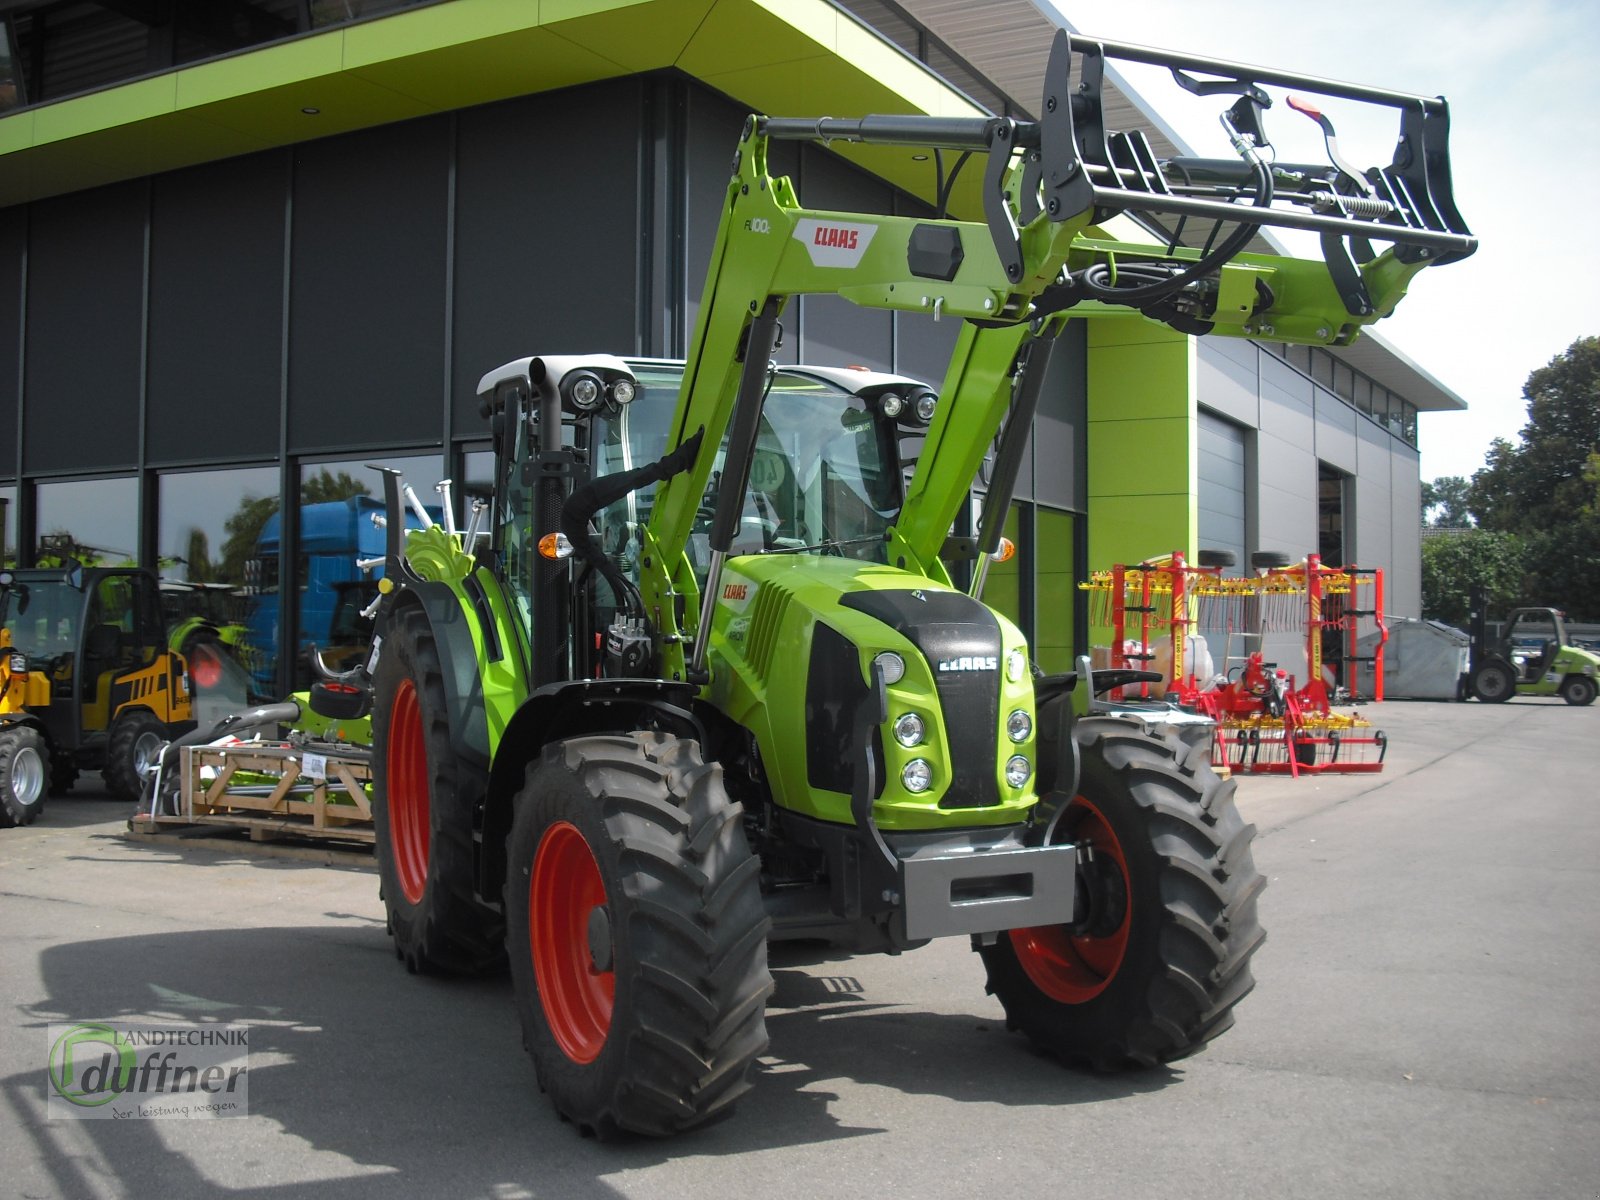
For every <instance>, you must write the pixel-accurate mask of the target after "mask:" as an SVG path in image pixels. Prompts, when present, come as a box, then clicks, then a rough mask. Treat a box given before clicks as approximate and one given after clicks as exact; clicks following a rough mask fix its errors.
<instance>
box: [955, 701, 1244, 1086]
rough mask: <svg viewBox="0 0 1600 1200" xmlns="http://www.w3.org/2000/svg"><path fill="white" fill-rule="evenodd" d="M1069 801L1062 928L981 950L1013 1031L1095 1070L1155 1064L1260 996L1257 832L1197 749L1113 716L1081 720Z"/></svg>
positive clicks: (1020, 934)
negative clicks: (1069, 868) (1254, 971)
mask: <svg viewBox="0 0 1600 1200" xmlns="http://www.w3.org/2000/svg"><path fill="white" fill-rule="evenodd" d="M1075 737H1076V739H1077V742H1078V745H1079V749H1080V751H1081V758H1082V772H1081V778H1080V782H1079V790H1078V795H1077V796H1076V797H1075V798H1074V799H1073V801H1072V802H1071V804H1070V805H1069V806H1068V808H1067V810H1066V812H1065V813H1063V815H1062V817H1061V820H1060V823H1059V824H1058V826H1057V830H1056V834H1055V837H1056V839H1057V840H1059V841H1070V842H1073V843H1075V844H1076V845H1077V846H1078V847H1079V852H1078V879H1077V886H1078V905H1077V913H1076V916H1075V919H1074V921H1073V923H1072V924H1070V925H1055V926H1048V927H1041V928H1034V929H1013V930H1011V931H1010V932H1009V933H1003V934H1001V935H1000V937H999V938H998V939H997V940H995V941H994V942H993V943H992V944H990V945H987V946H983V945H980V946H979V947H978V950H979V953H980V954H981V955H982V957H983V962H984V967H985V968H986V970H987V972H988V990H989V991H990V992H991V993H992V994H993V995H994V996H995V997H996V998H997V999H999V1001H1000V1004H1001V1006H1002V1007H1003V1008H1004V1009H1005V1012H1006V1024H1007V1027H1008V1028H1011V1029H1016V1030H1020V1031H1021V1032H1022V1033H1023V1034H1025V1035H1026V1036H1027V1037H1028V1038H1029V1039H1030V1040H1031V1041H1032V1042H1033V1043H1034V1044H1035V1045H1037V1046H1039V1047H1040V1048H1042V1049H1044V1050H1046V1051H1048V1052H1050V1053H1052V1054H1055V1055H1057V1056H1058V1057H1060V1058H1062V1059H1063V1060H1065V1061H1068V1062H1073V1063H1083V1064H1087V1065H1089V1066H1091V1067H1093V1068H1094V1069H1096V1070H1103V1071H1110V1070H1118V1069H1121V1068H1125V1067H1134V1066H1142V1067H1148V1066H1154V1065H1156V1064H1158V1063H1165V1062H1173V1061H1175V1060H1177V1059H1180V1058H1183V1057H1185V1056H1186V1055H1189V1054H1193V1053H1194V1052H1195V1051H1197V1050H1199V1049H1201V1048H1202V1047H1203V1046H1204V1045H1205V1044H1206V1043H1207V1042H1209V1041H1210V1040H1211V1039H1212V1038H1215V1037H1216V1036H1217V1035H1218V1034H1221V1033H1223V1032H1224V1031H1226V1030H1227V1029H1228V1028H1230V1027H1231V1026H1232V1024H1233V1008H1234V1005H1236V1004H1238V1002H1239V1001H1240V1000H1241V999H1243V998H1244V996H1245V995H1246V994H1247V993H1248V992H1249V991H1250V989H1251V988H1252V987H1253V986H1254V980H1253V978H1252V977H1251V973H1250V957H1251V955H1253V954H1254V953H1255V951H1256V948H1257V947H1258V946H1260V945H1261V942H1262V940H1263V937H1264V934H1263V933H1262V931H1261V927H1260V925H1259V923H1258V922H1257V919H1256V898H1257V897H1258V896H1259V895H1260V892H1261V889H1262V888H1263V887H1264V886H1265V884H1266V880H1265V879H1264V878H1263V877H1262V876H1261V875H1259V874H1258V873H1257V872H1256V869H1255V865H1254V862H1253V861H1252V858H1251V854H1250V841H1251V838H1252V836H1253V835H1254V833H1255V827H1254V826H1250V825H1246V824H1244V822H1243V821H1242V820H1241V819H1240V817H1239V811H1238V809H1237V808H1236V807H1235V806H1234V802H1233V792H1234V783H1233V781H1232V780H1223V779H1220V778H1219V777H1218V776H1217V775H1216V774H1215V772H1213V771H1212V770H1211V768H1210V766H1209V764H1208V763H1207V762H1206V760H1205V755H1204V752H1202V751H1199V750H1196V749H1192V748H1190V747H1187V746H1185V745H1184V743H1183V742H1181V741H1179V740H1178V739H1177V738H1175V737H1170V738H1158V737H1153V736H1151V735H1149V734H1146V733H1144V732H1143V731H1142V730H1141V729H1139V728H1138V727H1137V726H1135V725H1133V724H1131V723H1130V722H1127V721H1124V720H1119V719H1117V718H1114V717H1091V718H1087V719H1084V720H1080V721H1079V722H1078V723H1077V726H1076V730H1075Z"/></svg>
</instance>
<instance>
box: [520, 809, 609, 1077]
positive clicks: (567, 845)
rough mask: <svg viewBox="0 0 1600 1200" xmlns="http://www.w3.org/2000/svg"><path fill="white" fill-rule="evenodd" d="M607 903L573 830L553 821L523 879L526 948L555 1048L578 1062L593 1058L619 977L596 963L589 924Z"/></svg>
mask: <svg viewBox="0 0 1600 1200" xmlns="http://www.w3.org/2000/svg"><path fill="white" fill-rule="evenodd" d="M605 902H606V886H605V883H604V882H603V881H602V880H601V878H600V867H599V865H598V864H597V863H596V862H595V860H594V853H593V851H591V850H590V849H589V843H588V842H586V841H584V838H583V834H581V833H579V832H578V830H577V827H576V826H574V825H572V824H570V823H569V822H567V821H557V822H556V823H555V824H554V825H552V826H550V828H549V829H547V830H545V834H544V837H543V838H541V839H540V841H539V850H538V853H536V854H535V855H534V856H533V874H532V877H531V878H530V879H529V880H528V948H529V950H530V951H532V954H533V973H534V978H535V979H536V980H537V982H538V985H539V998H540V1001H541V1003H542V1004H543V1005H544V1015H545V1021H546V1023H548V1024H549V1026H550V1032H551V1034H552V1035H553V1036H554V1037H555V1039H556V1045H558V1046H560V1047H561V1051H562V1053H563V1054H565V1055H566V1056H567V1057H568V1058H570V1059H572V1061H573V1062H576V1063H591V1062H593V1061H594V1060H595V1059H596V1058H597V1057H599V1054H600V1051H601V1049H602V1048H603V1047H604V1046H605V1044H606V1034H607V1033H608V1032H609V1031H610V1029H611V1010H612V1006H613V1004H614V1003H615V997H616V986H617V977H616V973H615V972H614V971H611V970H601V969H600V968H599V967H597V966H596V965H595V962H594V956H593V954H592V953H591V951H590V948H589V921H590V918H591V914H592V913H593V912H594V910H595V909H597V908H600V907H601V906H603V905H604V904H605Z"/></svg>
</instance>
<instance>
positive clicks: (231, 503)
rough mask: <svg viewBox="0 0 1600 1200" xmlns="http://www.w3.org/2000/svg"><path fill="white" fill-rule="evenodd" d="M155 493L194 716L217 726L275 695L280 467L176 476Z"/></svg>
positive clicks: (177, 643) (174, 638)
mask: <svg viewBox="0 0 1600 1200" xmlns="http://www.w3.org/2000/svg"><path fill="white" fill-rule="evenodd" d="M157 488H158V491H157V496H158V501H159V505H158V517H157V521H156V530H157V533H156V553H157V555H158V559H157V566H158V569H159V572H160V575H161V610H162V616H163V618H164V620H165V622H166V628H167V640H168V643H169V644H170V645H171V647H172V648H173V649H174V650H177V651H178V652H179V653H180V654H182V655H183V656H184V658H185V659H186V660H187V661H188V663H189V672H190V676H191V681H192V683H193V685H194V696H195V707H196V719H197V720H199V721H200V722H201V723H202V724H204V723H207V722H214V721H217V720H220V719H221V718H222V717H224V716H226V715H227V714H228V713H230V712H236V711H238V710H239V709H241V708H244V707H247V706H248V705H249V704H250V703H252V702H254V701H257V700H260V699H263V698H268V697H270V696H271V694H272V693H273V691H274V690H275V688H274V685H273V681H274V679H275V678H276V669H277V663H278V622H277V617H278V603H277V557H276V555H275V554H274V555H272V556H271V558H270V561H271V568H270V570H268V571H266V572H265V573H263V571H262V561H261V558H262V552H261V542H262V537H263V531H264V530H265V528H266V526H267V525H268V523H269V522H273V523H275V522H276V520H277V515H278V469H277V468H276V467H240V468H236V469H229V470H222V471H188V472H173V473H171V474H166V475H162V476H161V477H160V479H159V480H158V483H157ZM274 528H276V526H275V525H274Z"/></svg>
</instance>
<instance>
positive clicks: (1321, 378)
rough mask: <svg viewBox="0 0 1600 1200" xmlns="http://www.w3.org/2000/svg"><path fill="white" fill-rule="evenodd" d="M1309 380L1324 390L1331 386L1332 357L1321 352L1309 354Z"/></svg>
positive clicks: (1314, 351) (1315, 351) (1316, 351)
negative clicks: (1315, 382) (1313, 380)
mask: <svg viewBox="0 0 1600 1200" xmlns="http://www.w3.org/2000/svg"><path fill="white" fill-rule="evenodd" d="M1311 378H1313V379H1315V380H1316V381H1317V382H1318V383H1320V384H1321V385H1322V386H1323V387H1325V388H1331V387H1332V386H1333V357H1332V356H1331V355H1328V354H1325V353H1323V352H1322V351H1321V350H1313V351H1312V352H1311Z"/></svg>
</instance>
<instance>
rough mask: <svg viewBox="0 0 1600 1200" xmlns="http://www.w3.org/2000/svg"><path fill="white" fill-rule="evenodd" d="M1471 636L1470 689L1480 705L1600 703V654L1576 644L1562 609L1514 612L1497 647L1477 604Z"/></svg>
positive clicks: (1480, 606) (1507, 618)
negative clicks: (1527, 700)
mask: <svg viewBox="0 0 1600 1200" xmlns="http://www.w3.org/2000/svg"><path fill="white" fill-rule="evenodd" d="M1470 636H1471V663H1470V665H1469V667H1468V669H1467V680H1466V684H1467V690H1468V691H1470V693H1471V694H1472V695H1474V696H1476V697H1477V698H1478V699H1479V700H1482V701H1484V702H1485V703H1487V704H1502V703H1504V702H1505V701H1507V700H1509V699H1511V697H1512V696H1560V697H1561V698H1562V699H1563V700H1565V701H1566V702H1567V703H1568V704H1573V705H1580V706H1581V705H1587V704H1593V703H1594V698H1595V693H1596V690H1597V687H1600V679H1597V676H1600V654H1596V653H1595V652H1594V651H1592V650H1585V649H1584V648H1583V647H1581V646H1578V645H1575V644H1574V643H1573V641H1572V639H1571V638H1570V637H1569V636H1568V635H1567V620H1566V614H1565V613H1563V612H1562V611H1561V610H1560V609H1555V608H1517V609H1513V610H1512V611H1511V613H1510V615H1509V616H1507V617H1506V621H1505V625H1504V627H1503V628H1502V629H1501V632H1500V636H1499V637H1498V638H1497V639H1495V641H1494V642H1493V643H1491V642H1489V640H1488V638H1487V637H1486V636H1485V632H1484V622H1483V620H1482V604H1481V602H1477V603H1475V605H1474V609H1473V613H1472V631H1471V635H1470Z"/></svg>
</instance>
